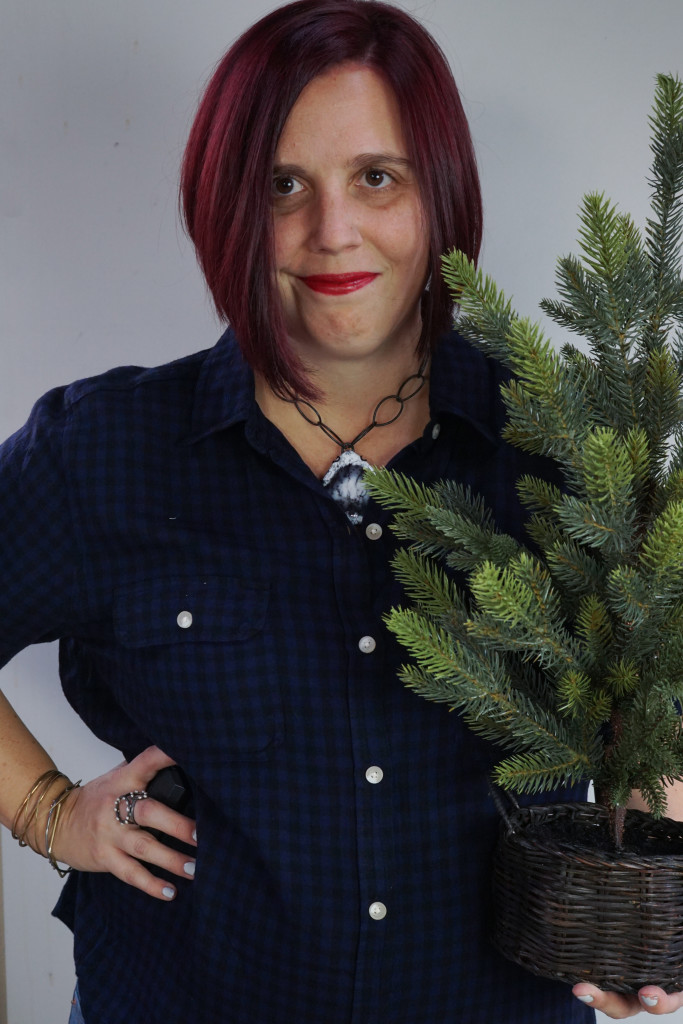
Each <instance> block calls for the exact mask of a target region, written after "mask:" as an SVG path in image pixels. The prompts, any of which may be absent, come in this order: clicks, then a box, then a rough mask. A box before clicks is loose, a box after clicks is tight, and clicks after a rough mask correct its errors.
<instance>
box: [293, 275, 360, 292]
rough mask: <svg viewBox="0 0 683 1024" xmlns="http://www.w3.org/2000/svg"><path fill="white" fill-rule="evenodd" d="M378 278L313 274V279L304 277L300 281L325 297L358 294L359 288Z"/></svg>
mask: <svg viewBox="0 0 683 1024" xmlns="http://www.w3.org/2000/svg"><path fill="white" fill-rule="evenodd" d="M376 277H379V274H368V273H357V274H312V275H311V277H302V278H300V279H299V280H301V281H303V283H304V284H305V285H308V287H309V288H310V289H311V290H312V291H314V292H322V293H323V294H324V295H348V294H349V293H350V292H357V291H358V289H359V288H364V287H365V286H366V284H370V282H371V281H374V280H375V278H376Z"/></svg>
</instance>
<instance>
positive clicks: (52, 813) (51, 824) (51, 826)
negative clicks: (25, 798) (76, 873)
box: [45, 779, 81, 878]
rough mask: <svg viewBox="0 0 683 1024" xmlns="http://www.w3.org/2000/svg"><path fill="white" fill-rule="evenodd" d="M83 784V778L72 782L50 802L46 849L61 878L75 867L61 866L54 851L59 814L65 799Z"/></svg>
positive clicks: (49, 859)
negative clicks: (53, 845)
mask: <svg viewBox="0 0 683 1024" xmlns="http://www.w3.org/2000/svg"><path fill="white" fill-rule="evenodd" d="M80 784H81V780H80V779H79V780H78V782H70V783H69V785H68V786H66V787H65V788H64V789H63V790H62V792H61V793H60V794H59V796H56V797H55V798H54V800H53V801H52V803H51V804H50V810H49V811H48V812H47V821H46V822H45V850H46V852H47V859H48V861H49V862H50V864H51V866H52V867H53V868H54V869H55V871H56V872H57V874H58V875H59V877H60V878H64V877H65V876H66V875H68V874H69V872H70V871H72V870H73V868H60V866H59V864H58V863H57V861H56V860H55V857H54V854H53V853H52V844H53V843H54V839H55V835H56V833H57V826H58V824H59V815H60V814H61V811H62V804H63V803H64V801H65V799H66V798H67V796H68V795H69V793H71V792H72V791H73V790H74V789H78V787H79V786H80Z"/></svg>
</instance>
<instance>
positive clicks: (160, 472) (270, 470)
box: [0, 333, 593, 1024]
mask: <svg viewBox="0 0 683 1024" xmlns="http://www.w3.org/2000/svg"><path fill="white" fill-rule="evenodd" d="M498 373H499V371H498V369H497V368H496V367H495V366H494V365H492V364H489V363H487V362H486V361H485V360H484V359H483V357H482V356H481V355H480V354H478V353H477V352H475V351H474V350H472V349H471V348H470V347H469V346H468V345H466V344H465V343H464V342H463V341H462V340H461V339H460V338H458V337H457V336H456V335H453V336H451V337H450V338H449V339H447V340H444V341H443V342H442V343H441V345H440V347H439V349H438V351H437V354H436V356H435V359H434V365H433V371H432V390H431V404H432V422H431V423H430V424H429V426H428V427H427V429H426V431H425V433H424V436H423V437H422V438H421V439H420V440H419V441H417V442H415V443H414V444H412V445H410V446H409V447H408V448H407V449H405V450H404V451H403V452H402V453H401V455H400V456H399V457H397V459H396V460H395V463H394V465H395V467H396V468H399V469H401V470H402V471H403V472H405V473H408V474H412V475H414V476H416V477H418V478H420V479H422V480H425V481H431V480H436V479H438V478H442V477H454V478H457V479H459V480H461V481H464V482H465V483H469V484H470V485H471V486H472V487H473V489H474V490H475V491H478V492H481V493H482V494H484V495H485V497H486V498H487V500H488V501H489V503H490V504H492V505H493V506H494V507H495V509H496V511H497V515H498V521H499V523H500V525H501V527H502V528H504V529H506V530H508V531H511V532H513V533H515V534H519V532H520V529H521V520H522V513H521V510H520V508H519V506H518V504H517V500H516V497H515V491H514V486H513V481H514V480H515V479H516V477H517V476H518V475H519V474H520V473H521V472H522V471H525V470H528V469H529V468H530V463H531V461H532V460H530V459H527V458H523V457H522V456H521V455H520V454H519V453H517V452H516V451H515V450H514V449H511V448H509V447H508V446H505V445H503V444H501V442H500V441H499V440H498V429H499V426H500V422H501V419H502V412H501V407H500V401H499V397H498V386H499V377H498ZM437 424H438V426H439V428H440V431H439V430H436V429H435V426H436V425H437ZM0 471H1V473H2V476H1V480H2V486H1V488H0V509H1V512H0V515H1V520H2V527H3V528H2V530H1V531H0V558H1V559H2V565H3V588H2V592H1V593H0V605H1V606H2V618H1V621H2V623H3V629H2V632H1V635H0V663H4V662H6V661H7V660H8V659H9V658H10V657H11V656H12V655H13V654H14V653H15V652H16V651H17V650H19V649H20V648H22V647H23V646H25V645H27V644H30V643H35V642H37V641H41V640H49V639H54V638H59V639H60V640H61V646H60V663H61V675H62V684H63V687H64V691H65V693H66V695H67V697H68V699H69V700H70V701H71V703H72V704H73V705H74V707H75V708H76V709H77V711H78V712H79V714H80V715H81V716H82V718H83V719H84V720H85V722H86V723H87V724H88V725H89V727H90V728H91V729H92V730H93V731H94V732H95V733H96V734H97V735H98V736H100V737H101V738H102V739H104V740H106V741H107V742H109V743H111V744H112V745H113V746H114V747H116V748H118V749H120V750H122V751H123V752H124V753H125V755H126V756H127V757H131V756H133V755H134V754H136V753H137V752H138V751H139V750H141V749H142V748H143V747H145V746H146V745H148V744H150V743H156V744H158V745H159V746H160V747H161V748H162V749H163V750H165V751H166V752H167V753H168V754H170V755H171V756H172V757H174V758H175V759H176V760H177V761H178V763H179V764H180V765H182V767H183V768H184V769H185V771H186V772H187V773H188V775H189V777H190V779H191V781H192V786H193V792H194V801H195V806H194V811H195V812H196V816H197V822H198V826H197V827H198V835H199V848H198V855H197V871H196V877H195V880H194V882H192V883H189V882H188V883H183V882H182V881H181V882H180V883H179V894H178V898H177V899H176V901H174V902H173V903H170V904H163V903H160V902H157V901H152V900H150V899H149V898H148V897H146V896H145V895H143V894H142V893H140V892H138V891H136V890H134V889H131V888H130V887H127V886H125V885H124V884H122V883H121V882H119V881H117V880H116V879H114V878H113V877H111V876H108V875H100V874H75V875H72V876H71V877H70V879H69V881H68V883H67V886H66V888H65V891H64V894H63V896H62V898H61V900H60V903H59V905H58V907H57V908H56V911H55V912H56V913H57V914H58V915H59V916H60V917H61V918H62V919H63V920H65V921H66V922H67V923H68V924H69V925H70V926H71V927H73V928H74V931H75V953H76V962H77V971H78V976H79V987H80V994H81V1001H82V1006H83V1013H84V1017H85V1020H86V1021H87V1022H88V1024H95V1022H96V1024H187V1022H188V1021H196V1022H198V1024H442V1022H443V1024H445V1022H447V1021H453V1022H455V1021H457V1022H459V1024H550V1022H552V1024H570V1022H579V1021H588V1020H592V1019H593V1015H592V1013H591V1012H590V1011H589V1010H587V1009H586V1008H585V1007H584V1006H583V1005H582V1004H580V1003H578V1001H576V1000H575V999H573V998H572V996H571V994H570V991H569V988H568V987H566V986H563V985H558V984H554V983H551V982H549V981H545V980H541V979H537V978H535V977H533V976H532V975H530V974H527V973H525V972H523V971H520V970H518V969H517V968H516V967H514V966H512V965H511V964H509V963H507V962H505V961H504V960H502V959H501V958H500V957H498V956H497V954H496V953H495V952H494V951H493V949H492V948H491V946H490V944H489V941H488V938H487V930H488V917H489V910H490V908H489V895H488V894H489V865H490V854H491V849H492V846H493V844H494V841H495V834H496V829H497V814H496V812H495V810H494V808H493V807H492V806H491V803H490V801H489V799H488V798H487V772H488V770H489V768H490V765H491V763H492V759H493V757H494V752H492V751H491V749H489V747H488V746H487V745H486V744H485V743H483V742H482V741H481V740H479V739H477V738H475V737H474V736H472V735H471V734H470V733H469V732H468V731H467V729H466V728H465V727H464V726H463V725H462V723H461V722H460V720H459V719H458V718H457V716H455V715H450V714H448V713H447V711H446V710H445V709H444V708H443V707H442V706H438V705H435V704H430V703H428V702H427V701H424V700H422V699H421V698H419V697H417V696H416V695H414V694H413V693H411V692H409V691H407V690H406V689H404V687H403V686H402V685H401V684H400V683H399V682H397V679H396V670H397V666H398V665H399V664H400V663H401V661H402V660H404V656H403V654H402V652H401V650H399V649H398V647H397V645H396V644H395V643H394V641H393V639H392V638H390V636H389V635H388V634H387V633H386V631H385V629H384V628H383V625H382V621H381V618H382V614H383V613H384V612H385V611H386V610H387V609H388V608H389V607H390V606H391V605H392V604H394V603H397V602H398V601H399V600H400V592H399V589H398V588H397V586H396V584H395V582H394V581H393V580H392V578H391V574H390V572H389V569H388V562H389V557H390V555H391V552H392V549H393V539H392V535H391V533H390V531H389V529H388V526H387V515H386V514H385V513H384V512H383V511H382V510H380V509H378V508H376V507H375V506H373V505H372V504H371V505H370V508H369V512H368V513H367V514H366V517H365V522H364V523H363V524H361V525H358V526H352V525H351V524H350V523H349V522H348V520H347V519H346V517H345V516H344V514H343V512H342V511H341V509H340V508H339V507H338V506H336V505H335V504H334V502H333V501H332V500H331V499H330V497H329V495H328V494H327V493H326V492H325V491H324V490H323V488H322V485H321V484H320V482H319V481H318V480H317V479H315V478H314V477H313V475H312V474H311V473H310V471H309V470H308V469H307V467H306V466H305V465H304V464H303V463H302V462H301V460H300V459H299V458H298V456H297V455H296V453H295V452H294V451H293V450H292V449H291V447H290V446H289V445H288V443H287V442H286V441H285V440H284V438H283V437H282V435H281V434H280V433H279V432H278V431H277V430H276V429H275V428H274V427H273V426H272V424H270V423H269V422H268V421H267V420H266V419H265V418H264V417H263V416H262V414H261V413H260V410H259V409H258V407H257V406H256V404H255V402H254V399H253V383H252V378H251V373H250V371H249V370H248V369H247V368H246V367H245V366H244V365H243V363H242V362H241V359H240V357H239V355H238V353H237V350H236V346H235V344H234V341H233V339H232V337H231V336H230V334H229V333H227V334H226V336H224V338H223V339H222V340H221V342H220V343H219V344H218V345H217V346H216V347H215V348H214V349H212V350H210V351H208V352H203V353H199V354H197V355H193V356H190V357H188V358H187V359H184V360H180V361H178V362H175V363H172V364H170V365H168V366H165V367H161V368H159V369H154V370H141V369H137V368H121V369H117V370H113V371H111V372H110V373H108V374H105V375H103V376H101V377H99V378H95V379H93V380H87V381H83V382H80V383H76V384H74V385H72V386H70V387H67V388H64V389H58V390H55V391H53V392H50V393H49V394H48V395H46V396H45V397H44V398H43V399H42V400H41V401H40V402H39V403H38V404H37V405H36V407H35V409H34V411H33V413H32V416H31V418H30V420H29V422H28V424H27V425H26V427H25V428H24V429H22V430H21V431H19V432H18V433H17V434H16V435H14V436H13V437H12V438H10V439H9V441H7V442H6V443H5V445H4V446H3V448H2V449H1V450H0ZM370 523H374V524H378V525H379V526H380V527H381V531H379V530H377V529H374V530H372V531H370V533H366V527H367V525H368V524H370ZM380 534H381V535H380ZM367 637H371V638H372V640H373V641H374V644H373V643H369V642H367V641H365V642H362V641H363V638H367ZM376 768H379V769H380V770H381V772H377V771H376V770H374V769H376ZM369 769H373V771H370V772H368V770H369ZM378 780H379V781H378ZM378 905H379V906H378ZM384 908H385V909H386V913H384Z"/></svg>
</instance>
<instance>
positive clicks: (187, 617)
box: [176, 612, 192, 629]
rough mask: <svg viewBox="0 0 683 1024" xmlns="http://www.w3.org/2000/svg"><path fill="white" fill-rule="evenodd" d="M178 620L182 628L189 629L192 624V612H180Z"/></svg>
mask: <svg viewBox="0 0 683 1024" xmlns="http://www.w3.org/2000/svg"><path fill="white" fill-rule="evenodd" d="M176 622H177V623H178V625H179V626H180V628H181V629H189V628H190V626H191V625H192V612H179V613H178V618H177V619H176Z"/></svg>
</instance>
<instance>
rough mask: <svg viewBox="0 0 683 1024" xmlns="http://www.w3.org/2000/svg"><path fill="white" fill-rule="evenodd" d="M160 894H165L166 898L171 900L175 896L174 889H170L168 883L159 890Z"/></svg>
mask: <svg viewBox="0 0 683 1024" xmlns="http://www.w3.org/2000/svg"><path fill="white" fill-rule="evenodd" d="M161 895H162V896H165V897H166V899H167V900H172V899H173V897H174V896H175V889H172V888H171V886H170V885H165V886H164V887H163V889H162V890H161Z"/></svg>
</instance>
